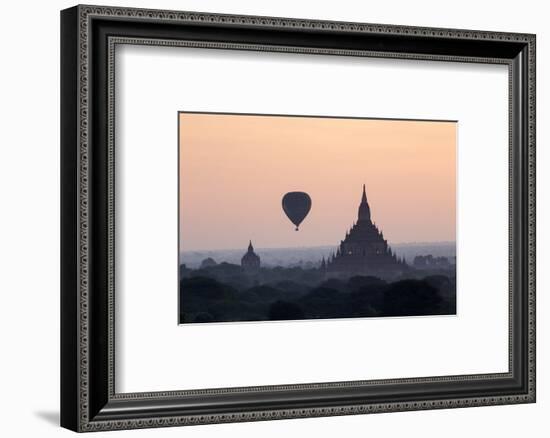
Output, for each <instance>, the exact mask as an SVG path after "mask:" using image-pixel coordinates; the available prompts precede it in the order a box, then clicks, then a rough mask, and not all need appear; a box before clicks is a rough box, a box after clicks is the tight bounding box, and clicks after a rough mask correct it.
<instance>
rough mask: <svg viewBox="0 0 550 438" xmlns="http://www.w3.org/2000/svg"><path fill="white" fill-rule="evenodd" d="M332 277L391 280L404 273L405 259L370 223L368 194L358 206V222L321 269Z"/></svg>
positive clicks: (364, 194) (323, 263)
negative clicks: (364, 276)
mask: <svg viewBox="0 0 550 438" xmlns="http://www.w3.org/2000/svg"><path fill="white" fill-rule="evenodd" d="M323 266H326V267H325V269H326V271H327V272H330V273H331V274H348V275H353V274H360V275H373V276H378V277H393V276H395V275H397V274H400V273H401V272H403V271H405V270H407V268H408V266H407V264H406V263H405V259H404V258H401V259H400V258H398V257H397V256H396V255H395V253H394V252H392V250H391V248H390V247H389V245H388V242H387V241H386V240H385V239H384V235H383V234H382V232H381V231H380V230H379V229H378V227H377V226H376V225H375V224H374V223H373V222H372V220H371V216H370V207H369V203H368V202H367V193H366V191H365V185H363V196H362V198H361V204H359V214H358V217H357V223H356V224H354V225H353V227H352V228H351V229H350V230H349V231H348V232H347V233H346V237H345V238H344V240H342V241H341V242H340V245H339V246H338V249H337V250H336V252H335V253H334V254H332V255H331V256H330V257H329V258H328V261H327V262H326V264H325V262H324V260H323V262H322V263H321V267H322V268H323Z"/></svg>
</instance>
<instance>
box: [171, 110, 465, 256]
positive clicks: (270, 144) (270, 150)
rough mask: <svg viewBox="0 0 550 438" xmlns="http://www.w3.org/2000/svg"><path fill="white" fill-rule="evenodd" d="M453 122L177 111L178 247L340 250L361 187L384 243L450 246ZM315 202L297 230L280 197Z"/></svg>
mask: <svg viewBox="0 0 550 438" xmlns="http://www.w3.org/2000/svg"><path fill="white" fill-rule="evenodd" d="M456 137H457V123H456V122H425V121H402V120H372V119H361V120H359V119H335V118H314V117H286V116H285V117H274V116H246V115H219V114H192V113H180V206H179V208H180V250H181V251H189V250H199V249H229V248H246V246H247V245H248V241H249V239H252V242H253V243H254V245H255V247H257V248H269V247H296V246H316V245H337V244H338V243H339V242H340V240H341V239H343V238H344V235H345V232H346V230H347V229H348V228H349V227H350V226H351V225H352V223H353V222H354V221H355V220H356V219H357V208H358V206H359V202H360V199H361V191H362V185H363V183H364V184H366V187H367V198H368V201H369V204H370V207H371V214H372V219H373V221H374V222H375V223H376V224H377V225H378V226H379V228H380V229H381V230H382V231H383V233H384V236H385V238H386V239H388V241H389V242H390V243H402V242H436V241H454V240H455V233H456V231H455V230H456V226H455V222H456V194H455V192H456ZM290 191H304V192H307V193H308V194H309V195H310V197H311V199H312V207H311V211H310V212H309V215H308V216H307V217H306V219H305V220H304V221H303V222H302V224H301V226H300V231H294V226H293V225H292V224H291V223H290V221H289V220H288V219H287V217H286V216H285V214H284V212H283V210H282V207H281V199H282V197H283V195H284V194H285V193H286V192H290Z"/></svg>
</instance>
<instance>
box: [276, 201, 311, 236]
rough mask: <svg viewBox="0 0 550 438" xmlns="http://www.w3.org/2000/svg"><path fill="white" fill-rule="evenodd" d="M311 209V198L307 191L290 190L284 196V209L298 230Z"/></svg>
mask: <svg viewBox="0 0 550 438" xmlns="http://www.w3.org/2000/svg"><path fill="white" fill-rule="evenodd" d="M310 209H311V198H310V197H309V195H308V194H307V193H305V192H288V193H287V194H286V195H284V196H283V210H284V212H285V214H286V215H287V216H288V218H289V219H290V222H292V223H293V224H294V225H296V231H298V226H299V225H300V223H301V222H302V221H303V220H304V219H305V217H306V216H307V214H308V213H309V210H310Z"/></svg>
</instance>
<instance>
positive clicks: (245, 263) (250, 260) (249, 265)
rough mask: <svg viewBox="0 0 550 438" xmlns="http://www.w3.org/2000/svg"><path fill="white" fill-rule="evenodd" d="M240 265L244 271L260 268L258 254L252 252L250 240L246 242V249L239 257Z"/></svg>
mask: <svg viewBox="0 0 550 438" xmlns="http://www.w3.org/2000/svg"><path fill="white" fill-rule="evenodd" d="M241 266H242V267H243V268H244V269H245V270H246V271H256V270H258V269H260V256H259V255H258V254H256V253H255V252H254V247H253V246H252V241H250V243H249V244H248V251H247V252H246V254H245V255H243V257H242V259H241Z"/></svg>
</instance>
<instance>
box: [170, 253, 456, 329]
mask: <svg viewBox="0 0 550 438" xmlns="http://www.w3.org/2000/svg"><path fill="white" fill-rule="evenodd" d="M223 265H224V264H223V263H222V264H220V265H217V266H215V267H211V268H208V269H199V270H194V271H191V270H187V271H184V272H182V273H181V274H182V275H181V276H180V322H196V323H204V322H224V321H266V320H293V319H320V318H354V317H376V316H413V315H447V314H455V313H456V281H455V276H454V275H452V273H451V275H428V276H426V277H423V278H406V279H395V280H393V281H386V280H383V279H380V278H376V277H369V276H354V277H351V278H349V279H337V278H330V279H325V277H324V273H322V272H320V271H319V270H318V269H311V270H303V269H301V268H274V269H265V270H264V269H262V271H261V272H259V273H258V274H257V275H256V276H248V275H246V273H243V271H242V269H240V267H239V266H236V265H230V264H225V265H226V266H223Z"/></svg>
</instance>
